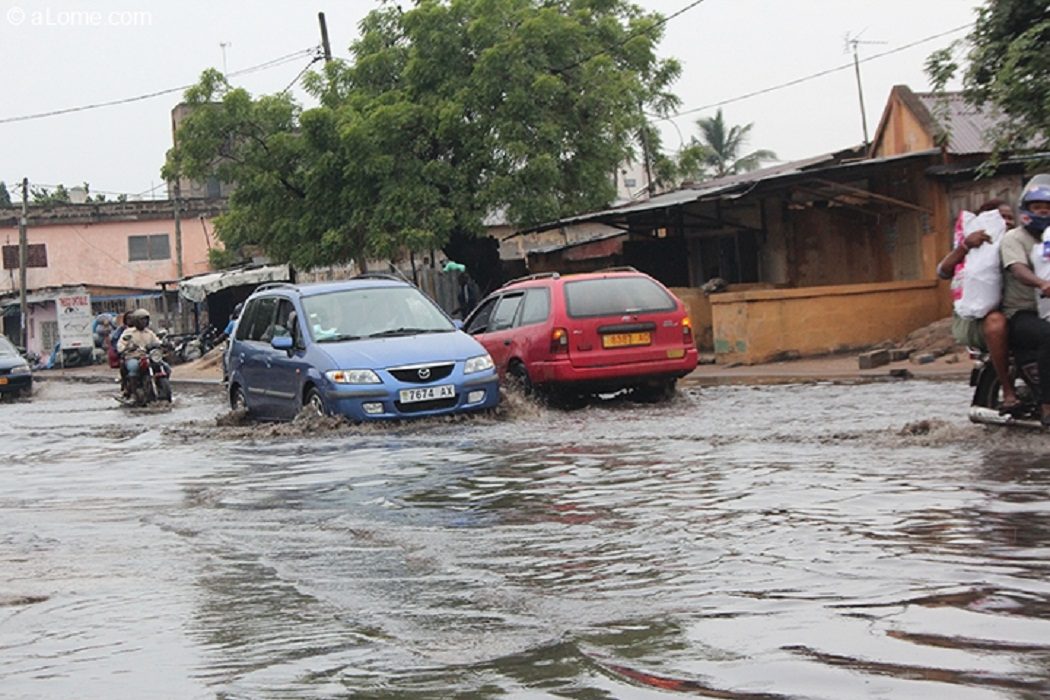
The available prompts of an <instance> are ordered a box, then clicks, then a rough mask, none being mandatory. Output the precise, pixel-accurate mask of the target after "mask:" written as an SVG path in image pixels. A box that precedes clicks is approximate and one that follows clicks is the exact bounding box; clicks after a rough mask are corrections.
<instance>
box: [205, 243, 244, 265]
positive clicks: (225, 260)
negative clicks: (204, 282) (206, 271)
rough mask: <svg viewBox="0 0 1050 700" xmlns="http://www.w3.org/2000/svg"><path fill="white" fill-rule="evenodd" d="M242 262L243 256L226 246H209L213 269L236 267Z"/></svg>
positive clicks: (209, 260)
mask: <svg viewBox="0 0 1050 700" xmlns="http://www.w3.org/2000/svg"><path fill="white" fill-rule="evenodd" d="M241 262H242V257H241V256H240V255H238V254H237V253H236V252H234V251H232V250H229V249H226V248H209V249H208V264H209V265H210V266H211V269H213V270H225V269H226V268H228V267H236V266H237V265H238V264H240V263H241Z"/></svg>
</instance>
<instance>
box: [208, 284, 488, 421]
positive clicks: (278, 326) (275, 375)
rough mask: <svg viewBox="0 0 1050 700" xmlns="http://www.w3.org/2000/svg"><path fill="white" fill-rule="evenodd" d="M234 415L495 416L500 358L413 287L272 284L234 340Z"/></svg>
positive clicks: (254, 301) (247, 309) (257, 295)
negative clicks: (495, 359)
mask: <svg viewBox="0 0 1050 700" xmlns="http://www.w3.org/2000/svg"><path fill="white" fill-rule="evenodd" d="M228 353H229V354H228V361H229V400H230V407H231V408H234V409H244V410H246V411H247V412H248V413H249V414H250V415H252V416H254V417H258V418H263V419H273V420H289V419H291V418H294V417H295V416H296V415H298V414H299V412H300V411H302V410H303V408H304V407H305V408H308V409H310V410H312V411H314V412H316V413H319V414H326V415H343V416H346V417H348V418H350V419H351V420H355V421H368V420H376V419H392V418H414V417H420V416H434V415H444V414H450V413H462V412H471V411H483V410H486V409H492V408H495V407H496V405H497V404H498V403H499V378H498V375H497V373H496V369H495V367H494V365H493V363H492V358H491V357H489V354H488V353H487V352H486V351H485V349H484V348H483V347H481V344H480V343H478V341H476V340H474V339H473V338H472V337H470V336H469V335H467V334H466V333H464V332H463V331H461V330H460V329H459V328H458V327H457V326H456V324H455V323H454V322H453V321H452V320H451V319H450V318H449V317H448V315H447V314H445V312H444V311H442V310H441V309H440V308H439V307H438V306H437V305H436V304H435V303H434V302H433V301H431V299H430V298H429V297H427V296H426V295H425V294H423V293H422V292H421V291H420V290H419V289H417V288H416V287H415V286H413V285H412V284H410V283H409V282H406V281H404V280H401V279H397V278H395V277H391V276H388V275H369V274H365V275H360V276H358V277H354V278H352V279H349V280H344V281H339V282H322V283H314V284H288V283H271V284H264V285H262V286H260V287H259V288H257V289H256V290H255V292H254V293H253V294H252V295H251V296H250V297H249V298H248V300H247V301H246V302H245V305H244V309H243V311H242V312H241V316H240V318H239V320H238V322H237V329H236V331H235V332H234V334H233V338H231V339H230V347H229V349H228Z"/></svg>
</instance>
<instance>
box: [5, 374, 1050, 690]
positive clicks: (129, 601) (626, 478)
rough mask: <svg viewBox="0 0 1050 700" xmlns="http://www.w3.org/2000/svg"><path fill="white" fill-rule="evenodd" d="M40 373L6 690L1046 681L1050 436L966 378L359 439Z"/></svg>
mask: <svg viewBox="0 0 1050 700" xmlns="http://www.w3.org/2000/svg"><path fill="white" fill-rule="evenodd" d="M38 387H39V391H38V393H37V395H36V396H35V397H34V398H33V399H32V400H31V401H29V402H17V403H11V402H5V403H3V404H0V425H2V426H3V439H2V440H0V659H2V663H0V697H3V698H20V699H21V698H72V697H76V698H107V699H109V698H136V699H140V698H224V699H225V698H230V699H232V698H282V699H284V698H346V697H371V698H443V697H453V696H454V697H459V698H497V697H504V698H528V699H530V700H531V699H533V698H580V699H588V700H589V699H597V698H643V699H647V698H668V697H682V696H694V697H695V696H700V697H715V698H835V699H839V698H854V697H873V698H924V699H925V698H941V697H951V698H953V699H969V698H1037V697H1047V696H1050V575H1048V574H1050V571H1048V569H1050V493H1048V484H1050V436H1046V435H1044V434H1041V433H1038V432H1034V431H1024V430H1009V429H1003V428H988V427H983V426H975V425H971V424H969V423H968V422H967V421H966V419H965V411H966V406H967V403H968V395H969V389H968V388H967V387H966V386H964V385H961V384H939V383H931V382H921V381H910V382H901V383H880V384H867V385H858V386H848V385H831V384H824V385H819V384H818V385H793V386H770V387H715V388H703V389H698V388H693V389H686V390H683V391H682V392H680V395H679V396H678V397H677V398H676V399H675V400H673V401H672V402H670V403H668V404H664V405H658V406H650V405H636V404H630V403H626V402H608V403H604V404H601V405H597V406H590V407H587V408H584V409H581V410H576V411H564V410H554V409H547V408H542V407H539V406H536V405H533V404H531V403H529V402H527V401H525V400H523V399H520V398H517V397H513V396H512V397H511V400H510V401H509V402H508V403H507V404H506V405H505V408H504V409H503V410H502V412H501V413H500V414H499V415H496V416H492V417H485V418H479V419H471V420H443V421H423V422H418V423H410V424H405V425H397V426H386V427H381V428H376V427H371V426H368V427H363V428H355V427H352V426H346V425H339V424H338V423H337V422H336V421H325V420H315V421H306V422H303V423H298V424H291V425H283V426H266V425H264V426H251V425H249V426H242V425H237V421H236V420H229V417H228V416H227V417H226V419H225V420H223V421H220V422H221V423H224V425H219V424H217V422H216V419H217V418H220V417H223V416H224V414H225V413H226V409H225V408H224V406H223V404H222V401H221V399H220V397H219V396H218V394H217V391H216V390H214V389H208V388H198V389H189V388H183V390H182V391H180V392H179V393H178V394H177V396H176V401H175V404H174V405H173V406H172V407H171V408H170V409H168V408H164V409H161V410H145V411H142V410H140V411H131V410H128V409H124V408H121V407H119V406H118V405H117V404H116V402H115V401H114V400H113V398H112V393H113V387H112V386H110V385H93V384H78V383H73V382H59V381H50V382H40V383H38ZM177 389H178V387H177Z"/></svg>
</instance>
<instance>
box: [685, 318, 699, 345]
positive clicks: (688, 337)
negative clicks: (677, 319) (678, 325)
mask: <svg viewBox="0 0 1050 700" xmlns="http://www.w3.org/2000/svg"><path fill="white" fill-rule="evenodd" d="M682 340H683V341H684V342H685V344H686V345H692V344H694V343H695V342H696V340H695V339H694V338H693V322H692V321H690V320H689V317H688V316H686V317H685V318H683V319H682Z"/></svg>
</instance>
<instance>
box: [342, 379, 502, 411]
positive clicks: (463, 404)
mask: <svg viewBox="0 0 1050 700" xmlns="http://www.w3.org/2000/svg"><path fill="white" fill-rule="evenodd" d="M438 383H446V382H438ZM448 383H452V384H453V385H454V386H455V395H454V396H453V397H451V398H448V399H435V400H432V401H420V402H417V403H410V404H401V402H400V401H399V392H400V390H402V389H416V388H420V385H407V384H397V385H377V384H370V385H363V386H357V387H346V386H341V385H339V386H334V385H329V386H328V388H327V390H325V391H322V394H323V396H324V400H325V406H326V408H327V409H328V412H329V413H332V414H333V415H343V416H346V417H347V418H350V419H351V420H355V421H376V420H400V419H408V418H423V417H426V416H442V415H452V414H457V413H472V412H476V411H485V410H490V409H493V408H495V407H496V406H498V405H499V399H500V396H499V378H498V377H497V376H496V373H495V372H494V371H492V372H485V373H483V376H479V377H471V378H470V379H466V380H462V379H461V380H459V381H454V382H448ZM477 392H481V393H482V397H481V398H480V399H479V400H475V401H471V402H469V403H468V401H467V399H468V398H470V397H471V394H474V393H477ZM475 398H476V397H475ZM366 404H368V405H370V406H371V407H373V408H375V407H377V406H381V409H380V410H378V411H373V412H369V411H366V410H365V406H366Z"/></svg>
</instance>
